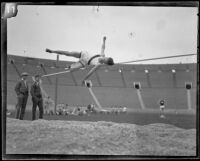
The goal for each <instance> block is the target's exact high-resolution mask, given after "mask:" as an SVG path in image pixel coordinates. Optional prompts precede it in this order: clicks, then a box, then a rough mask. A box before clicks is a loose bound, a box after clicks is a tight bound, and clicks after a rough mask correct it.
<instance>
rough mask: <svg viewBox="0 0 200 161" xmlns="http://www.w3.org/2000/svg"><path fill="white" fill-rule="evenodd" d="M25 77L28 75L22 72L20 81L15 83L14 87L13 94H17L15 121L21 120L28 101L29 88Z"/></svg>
mask: <svg viewBox="0 0 200 161" xmlns="http://www.w3.org/2000/svg"><path fill="white" fill-rule="evenodd" d="M27 76H28V73H26V72H24V73H22V74H21V80H20V81H19V82H17V84H16V86H15V92H16V94H17V105H16V115H15V118H16V119H20V120H23V119H24V114H25V109H26V103H27V100H28V93H29V87H28V83H27Z"/></svg>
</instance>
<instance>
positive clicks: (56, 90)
mask: <svg viewBox="0 0 200 161" xmlns="http://www.w3.org/2000/svg"><path fill="white" fill-rule="evenodd" d="M58 61H59V55H58V54H57V60H56V68H57V67H58ZM57 94H58V75H56V84H55V99H54V100H55V106H54V113H56V106H57Z"/></svg>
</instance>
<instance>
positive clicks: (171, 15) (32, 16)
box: [7, 5, 198, 64]
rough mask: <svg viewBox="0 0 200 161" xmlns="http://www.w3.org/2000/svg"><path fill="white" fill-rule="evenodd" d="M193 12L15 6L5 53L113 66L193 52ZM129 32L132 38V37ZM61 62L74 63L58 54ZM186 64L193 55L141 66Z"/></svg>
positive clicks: (132, 8)
mask: <svg viewBox="0 0 200 161" xmlns="http://www.w3.org/2000/svg"><path fill="white" fill-rule="evenodd" d="M197 11H198V8H193V7H136V6H135V7H134V6H128V7H126V6H100V7H99V11H98V12H97V6H96V7H94V6H52V5H51V6H44V5H42V6H39V5H34V6H31V5H30V6H28V5H26V6H23V5H19V6H18V14H17V17H14V18H10V19H8V26H7V34H8V35H7V43H8V45H7V46H8V47H7V50H8V54H12V55H20V56H29V57H37V58H46V59H54V60H55V59H56V55H55V54H52V55H51V54H49V53H46V52H45V49H46V48H50V49H59V50H67V51H81V50H87V51H89V52H92V53H94V54H98V53H99V52H100V49H101V44H102V38H103V36H107V41H106V50H105V53H106V56H109V57H113V58H114V61H115V62H123V61H130V60H137V59H147V58H152V57H161V56H173V55H182V54H194V53H197ZM131 34H132V36H131ZM60 59H61V60H67V61H76V59H75V58H71V57H66V56H60ZM180 62H182V63H191V62H196V56H190V57H182V58H172V59H165V60H156V61H147V62H141V64H142V63H144V64H149V63H151V64H153V63H158V64H160V63H180Z"/></svg>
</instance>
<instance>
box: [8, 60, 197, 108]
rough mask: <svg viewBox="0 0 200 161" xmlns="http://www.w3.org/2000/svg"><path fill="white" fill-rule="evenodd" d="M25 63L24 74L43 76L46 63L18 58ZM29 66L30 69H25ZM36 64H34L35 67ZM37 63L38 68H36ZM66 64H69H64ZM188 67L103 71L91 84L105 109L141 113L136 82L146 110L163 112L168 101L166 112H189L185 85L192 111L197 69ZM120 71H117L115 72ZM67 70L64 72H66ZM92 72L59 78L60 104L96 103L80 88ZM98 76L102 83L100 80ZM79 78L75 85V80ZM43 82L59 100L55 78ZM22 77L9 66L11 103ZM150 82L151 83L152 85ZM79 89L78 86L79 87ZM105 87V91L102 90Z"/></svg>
mask: <svg viewBox="0 0 200 161" xmlns="http://www.w3.org/2000/svg"><path fill="white" fill-rule="evenodd" d="M15 59H17V60H18V61H21V63H20V64H19V63H18V64H17V67H18V69H19V71H20V72H22V71H27V72H28V73H30V74H31V75H34V74H35V73H38V72H39V73H43V71H42V69H41V68H39V67H37V66H38V63H39V62H43V61H44V60H42V61H40V60H34V61H35V65H34V62H32V60H31V62H27V61H29V60H26V61H24V62H22V61H23V59H22V58H19V57H15ZM44 62H46V63H47V64H49V65H54V62H53V61H44ZM23 63H26V65H24V66H23V65H22V64H23ZM32 63H33V64H32ZM36 63H37V65H36ZM63 64H65V63H63ZM172 67H174V68H175V69H176V71H177V72H176V74H175V77H174V76H173V74H172V72H171V68H172ZM186 67H187V66H186V65H184V64H183V65H176V66H175V65H172V66H170V65H154V66H153V65H146V66H145V65H137V66H136V67H135V68H134V69H135V71H136V72H131V69H132V66H126V70H123V73H119V72H118V71H117V68H116V67H113V69H112V70H109V72H105V71H104V70H99V71H98V72H97V74H96V75H95V74H93V75H92V77H91V80H92V82H93V86H94V87H93V91H94V93H95V94H96V96H97V98H98V99H99V102H100V104H101V105H102V106H103V107H111V106H116V105H117V106H126V107H129V108H134V109H139V108H141V107H140V104H139V100H138V96H137V91H136V89H134V88H133V82H140V84H141V89H140V92H141V95H142V97H143V101H144V104H145V106H146V108H152V109H153V108H159V105H158V100H159V99H161V98H164V99H165V100H166V108H168V109H187V108H188V107H187V90H186V89H185V82H192V89H191V99H192V101H191V102H192V108H193V109H195V108H196V76H197V75H196V68H195V65H191V66H189V68H190V72H186V71H185V69H186ZM114 68H116V70H114ZM145 68H147V69H149V70H150V72H149V78H147V75H146V74H145V72H144V69H145ZM157 69H162V72H157ZM62 70H63V69H62ZM46 71H47V73H53V72H57V71H61V69H56V68H50V67H49V68H46ZM87 72H88V69H86V70H79V71H77V72H74V73H73V74H72V75H70V73H68V74H65V75H59V78H58V84H59V86H58V97H57V98H58V100H57V103H66V104H69V105H75V106H77V105H80V106H87V105H88V104H90V103H94V101H93V99H92V96H91V95H90V93H89V91H88V89H87V88H85V87H83V86H80V85H81V80H82V78H83V77H84V76H85V74H86V73H87ZM121 74H123V76H124V81H123V80H122V75H121ZM98 76H99V78H100V81H99V80H98ZM73 77H74V78H75V81H74V80H73ZM49 79H50V80H51V83H52V84H51V83H50V82H49V80H48V79H47V78H44V79H43V88H44V89H45V91H46V92H47V93H48V94H49V95H50V96H51V97H52V99H54V96H55V76H52V77H49ZM18 80H19V77H18V75H17V73H16V71H15V69H14V68H13V66H12V65H11V64H8V65H7V103H8V104H16V102H17V100H16V94H15V91H14V87H15V85H16V82H17V81H18ZM28 81H29V86H30V84H31V82H32V80H31V77H29V79H28ZM148 81H149V82H148ZM76 85H77V86H76ZM101 85H103V87H100V86H101ZM28 104H29V105H32V101H31V96H29V99H28Z"/></svg>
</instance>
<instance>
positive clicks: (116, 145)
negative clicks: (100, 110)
mask: <svg viewBox="0 0 200 161" xmlns="http://www.w3.org/2000/svg"><path fill="white" fill-rule="evenodd" d="M6 153H7V154H89V155H93V154H95V155H156V156H163V155H164V156H195V155H196V130H195V129H189V130H185V129H181V128H177V127H175V126H173V125H168V124H150V125H144V126H139V125H135V124H125V123H120V124H119V123H113V122H104V121H99V122H81V121H60V120H57V121H55V120H36V121H25V120H16V119H11V118H8V119H7V134H6Z"/></svg>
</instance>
